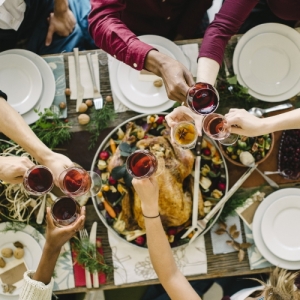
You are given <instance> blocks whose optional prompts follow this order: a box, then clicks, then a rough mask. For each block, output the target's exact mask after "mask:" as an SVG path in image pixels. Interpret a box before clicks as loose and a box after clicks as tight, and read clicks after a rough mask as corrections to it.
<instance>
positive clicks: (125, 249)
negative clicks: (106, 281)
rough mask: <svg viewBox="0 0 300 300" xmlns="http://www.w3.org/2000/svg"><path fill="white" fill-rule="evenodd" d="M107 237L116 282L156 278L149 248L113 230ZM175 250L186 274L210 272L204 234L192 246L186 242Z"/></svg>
mask: <svg viewBox="0 0 300 300" xmlns="http://www.w3.org/2000/svg"><path fill="white" fill-rule="evenodd" d="M108 239H109V244H110V247H111V249H112V258H113V264H114V268H115V269H114V283H115V285H121V284H125V283H132V282H139V281H144V280H150V279H156V278H157V276H156V273H155V271H154V269H153V267H152V264H151V261H150V257H149V252H148V249H146V248H141V247H136V246H134V245H131V244H130V243H128V242H126V241H125V240H124V241H123V240H121V239H120V238H118V237H117V236H116V235H115V234H113V233H112V232H110V231H108ZM172 251H173V255H174V258H175V261H176V264H177V266H178V268H179V269H180V271H181V272H182V273H183V274H184V275H185V276H187V275H195V274H205V273H207V258H206V250H205V243H204V236H201V237H198V238H197V239H196V240H195V241H194V242H193V243H192V244H190V245H189V244H185V245H183V246H181V247H177V248H175V249H172Z"/></svg>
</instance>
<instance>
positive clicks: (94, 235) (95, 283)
mask: <svg viewBox="0 0 300 300" xmlns="http://www.w3.org/2000/svg"><path fill="white" fill-rule="evenodd" d="M96 238H97V222H94V223H93V225H92V229H91V232H90V243H91V244H93V245H94V246H95V253H93V254H94V258H96V251H97V250H96ZM92 276H93V287H94V288H98V287H99V278H98V272H97V271H95V272H94V273H93V274H92Z"/></svg>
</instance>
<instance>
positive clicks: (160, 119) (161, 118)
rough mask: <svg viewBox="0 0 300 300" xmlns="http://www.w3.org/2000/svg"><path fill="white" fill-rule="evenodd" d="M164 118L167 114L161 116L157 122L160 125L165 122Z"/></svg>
mask: <svg viewBox="0 0 300 300" xmlns="http://www.w3.org/2000/svg"><path fill="white" fill-rule="evenodd" d="M164 119H165V116H159V117H158V119H157V120H156V123H157V124H158V125H160V124H162V123H163V121H164Z"/></svg>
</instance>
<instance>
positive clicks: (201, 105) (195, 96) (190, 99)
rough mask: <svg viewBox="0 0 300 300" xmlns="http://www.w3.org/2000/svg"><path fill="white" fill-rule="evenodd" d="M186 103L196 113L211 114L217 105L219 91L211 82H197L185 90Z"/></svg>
mask: <svg viewBox="0 0 300 300" xmlns="http://www.w3.org/2000/svg"><path fill="white" fill-rule="evenodd" d="M187 105H188V107H189V108H190V109H191V110H192V111H193V112H194V113H196V114H198V115H208V114H211V113H213V112H214V111H215V110H216V109H217V108H218V106H219V93H218V91H217V90H216V89H215V88H214V86H212V85H211V84H208V83H204V82H197V83H195V84H194V85H193V86H192V87H190V88H189V90H188V92H187Z"/></svg>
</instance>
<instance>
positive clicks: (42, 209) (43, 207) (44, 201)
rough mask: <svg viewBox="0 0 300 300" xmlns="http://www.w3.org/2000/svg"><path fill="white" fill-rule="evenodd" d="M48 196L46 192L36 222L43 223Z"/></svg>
mask: <svg viewBox="0 0 300 300" xmlns="http://www.w3.org/2000/svg"><path fill="white" fill-rule="evenodd" d="M46 198H47V194H45V195H44V196H43V199H42V203H41V206H40V209H39V212H38V214H37V216H36V223H37V224H42V223H43V220H44V216H45V206H46Z"/></svg>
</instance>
